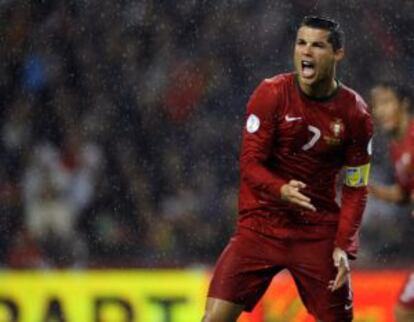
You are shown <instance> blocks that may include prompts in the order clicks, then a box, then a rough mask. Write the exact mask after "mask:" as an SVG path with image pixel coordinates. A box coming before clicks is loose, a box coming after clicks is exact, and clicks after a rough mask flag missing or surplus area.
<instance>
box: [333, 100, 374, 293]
mask: <svg viewBox="0 0 414 322" xmlns="http://www.w3.org/2000/svg"><path fill="white" fill-rule="evenodd" d="M359 107H360V109H359V112H360V113H359V114H358V117H353V118H352V120H353V123H352V124H351V128H350V129H349V130H350V131H351V139H350V141H349V144H348V145H347V148H346V151H345V182H344V185H343V188H342V203H341V214H340V217H339V225H338V231H337V234H336V240H335V249H334V252H333V254H332V257H333V262H334V265H335V267H337V269H338V272H337V274H336V276H335V279H334V280H331V281H330V282H329V286H328V288H329V289H330V290H331V291H332V292H333V291H335V290H337V289H339V288H341V287H342V286H343V285H344V284H345V283H346V281H347V280H348V275H349V272H350V265H349V260H348V258H355V257H356V252H357V249H358V231H359V227H360V225H361V221H362V214H363V212H364V209H365V204H366V200H367V193H368V192H367V185H368V177H369V170H370V160H371V150H372V149H371V144H372V121H371V117H370V115H369V114H368V113H367V112H366V108H365V104H361V106H359Z"/></svg>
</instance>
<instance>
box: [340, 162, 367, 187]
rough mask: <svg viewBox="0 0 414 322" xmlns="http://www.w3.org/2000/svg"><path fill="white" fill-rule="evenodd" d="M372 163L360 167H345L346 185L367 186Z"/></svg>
mask: <svg viewBox="0 0 414 322" xmlns="http://www.w3.org/2000/svg"><path fill="white" fill-rule="evenodd" d="M370 167H371V164H370V163H367V164H364V165H360V166H358V167H348V166H346V167H345V185H347V186H348V187H365V186H366V185H367V184H368V177H369V169H370Z"/></svg>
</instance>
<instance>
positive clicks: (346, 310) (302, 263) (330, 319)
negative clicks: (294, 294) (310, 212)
mask: <svg viewBox="0 0 414 322" xmlns="http://www.w3.org/2000/svg"><path fill="white" fill-rule="evenodd" d="M333 245H334V241H333V240H332V239H323V240H318V241H304V242H299V243H297V244H296V245H295V246H294V247H293V251H292V258H293V261H292V263H293V264H292V265H291V266H290V267H289V271H290V272H291V274H292V276H293V278H294V280H295V282H296V285H297V287H298V291H299V295H300V297H301V299H302V301H303V303H304V304H305V306H306V308H307V309H308V311H309V312H310V313H311V314H313V315H314V316H315V318H316V319H318V320H320V321H322V322H348V321H352V317H353V303H352V289H351V282H350V280H348V281H347V282H346V283H345V284H344V285H343V286H342V287H341V288H340V289H338V290H336V291H334V292H332V291H330V290H329V289H328V285H329V281H330V280H333V279H335V276H336V274H337V269H336V267H335V266H334V264H333V259H332V252H333V248H334V246H333Z"/></svg>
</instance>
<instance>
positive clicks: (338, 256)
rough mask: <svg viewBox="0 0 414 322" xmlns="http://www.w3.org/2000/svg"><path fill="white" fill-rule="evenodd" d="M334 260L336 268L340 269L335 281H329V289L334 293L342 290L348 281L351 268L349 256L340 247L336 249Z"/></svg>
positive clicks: (333, 255)
mask: <svg viewBox="0 0 414 322" xmlns="http://www.w3.org/2000/svg"><path fill="white" fill-rule="evenodd" d="M332 258H333V261H334V265H335V267H337V268H338V273H337V274H336V277H335V280H333V281H329V286H328V289H330V290H331V291H332V292H334V291H336V290H337V289H339V288H341V287H342V286H343V285H344V284H345V282H346V281H347V280H348V277H349V272H350V271H351V268H350V266H349V259H348V255H347V254H346V252H345V251H343V250H342V249H340V248H339V247H335V249H334V251H333V254H332Z"/></svg>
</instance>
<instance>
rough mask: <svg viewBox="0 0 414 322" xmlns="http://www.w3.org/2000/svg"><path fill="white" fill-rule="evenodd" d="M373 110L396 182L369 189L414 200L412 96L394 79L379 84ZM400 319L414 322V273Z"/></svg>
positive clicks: (387, 198) (406, 287)
mask: <svg viewBox="0 0 414 322" xmlns="http://www.w3.org/2000/svg"><path fill="white" fill-rule="evenodd" d="M371 101H372V111H373V115H374V117H375V119H376V120H377V121H378V124H379V126H380V127H381V128H382V130H383V131H384V132H385V133H387V134H388V135H389V137H390V156H391V160H392V162H393V165H394V172H395V179H396V183H395V184H393V185H389V186H386V185H380V184H375V183H372V184H370V185H369V192H370V193H371V194H372V195H373V196H375V197H377V198H379V199H382V200H385V201H388V202H410V201H414V119H413V118H412V117H411V115H410V111H409V109H410V104H411V103H410V101H411V100H410V95H409V93H408V91H407V90H406V89H405V88H404V87H403V86H401V85H399V84H396V83H392V82H383V83H379V84H377V85H376V86H375V87H373V89H372V90H371ZM395 317H396V320H397V322H410V321H411V322H412V321H414V272H412V273H411V274H410V275H409V276H408V278H407V280H406V282H405V284H404V286H403V288H402V290H401V293H400V296H399V298H398V302H397V304H396V306H395Z"/></svg>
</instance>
